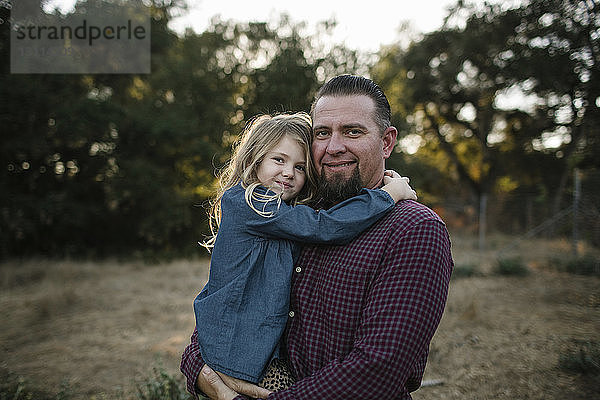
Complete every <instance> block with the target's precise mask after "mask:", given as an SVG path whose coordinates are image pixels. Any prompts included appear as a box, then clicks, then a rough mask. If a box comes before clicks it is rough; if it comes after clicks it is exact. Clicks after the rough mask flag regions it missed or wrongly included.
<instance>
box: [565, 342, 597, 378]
mask: <svg viewBox="0 0 600 400" xmlns="http://www.w3.org/2000/svg"><path fill="white" fill-rule="evenodd" d="M558 366H559V367H560V368H561V369H562V370H565V371H569V372H576V373H582V374H600V345H598V343H593V342H584V343H579V345H578V346H577V348H575V349H571V350H569V351H567V352H565V353H564V354H561V355H560V356H559V358H558Z"/></svg>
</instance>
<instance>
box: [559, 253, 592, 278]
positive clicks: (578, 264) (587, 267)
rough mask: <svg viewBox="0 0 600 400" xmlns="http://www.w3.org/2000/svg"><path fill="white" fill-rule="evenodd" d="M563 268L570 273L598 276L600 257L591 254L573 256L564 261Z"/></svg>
mask: <svg viewBox="0 0 600 400" xmlns="http://www.w3.org/2000/svg"><path fill="white" fill-rule="evenodd" d="M564 269H565V271H566V272H569V273H571V274H577V275H596V276H600V258H598V257H594V256H591V255H588V256H585V257H579V258H573V259H570V260H568V261H566V262H565V263H564Z"/></svg>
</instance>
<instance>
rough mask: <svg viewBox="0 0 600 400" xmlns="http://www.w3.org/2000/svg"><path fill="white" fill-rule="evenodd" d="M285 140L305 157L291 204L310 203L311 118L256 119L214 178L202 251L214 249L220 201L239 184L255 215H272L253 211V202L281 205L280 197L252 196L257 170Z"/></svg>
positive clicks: (312, 187) (312, 180)
mask: <svg viewBox="0 0 600 400" xmlns="http://www.w3.org/2000/svg"><path fill="white" fill-rule="evenodd" d="M284 136H288V137H290V138H292V139H294V140H295V141H296V142H297V143H298V144H299V145H300V146H301V147H302V149H303V150H304V154H305V170H306V181H305V184H304V187H303V188H302V190H301V191H300V193H299V194H298V196H297V197H296V198H294V199H292V204H293V205H295V204H302V203H306V202H308V201H309V200H311V199H312V197H313V196H314V194H315V191H316V173H315V169H314V165H313V162H312V156H311V145H312V122H311V119H310V116H309V115H308V114H307V113H304V112H298V113H294V114H278V115H273V116H272V115H258V116H256V117H254V118H252V119H251V120H250V121H249V122H248V123H247V124H246V127H245V128H244V130H243V132H242V135H241V137H240V139H239V141H238V142H236V144H234V148H233V155H232V157H231V159H229V161H228V162H227V164H225V166H224V167H223V169H222V170H221V171H220V172H219V173H218V174H217V178H218V181H219V190H218V192H217V194H216V196H215V197H214V198H213V200H212V201H211V203H210V211H209V226H210V230H211V236H210V237H209V238H208V240H206V241H205V242H204V243H202V245H203V246H204V247H206V248H207V249H210V248H212V247H213V246H214V242H215V239H216V237H217V231H218V229H219V225H220V223H221V199H222V198H223V194H224V193H225V191H227V190H228V189H231V188H232V187H234V186H235V185H237V184H238V183H241V184H242V186H243V187H244V188H245V189H246V192H245V198H246V203H248V205H249V206H250V207H251V208H252V209H253V210H254V211H256V212H257V213H259V214H261V215H264V216H266V217H268V216H271V215H272V214H271V213H267V212H264V211H263V210H258V209H257V208H255V206H254V205H253V201H252V200H255V201H258V202H263V203H266V202H267V201H270V200H273V199H278V201H279V202H280V201H281V194H278V195H274V196H265V195H261V194H259V193H255V189H256V188H257V187H258V186H259V185H260V181H259V180H258V176H257V170H258V166H259V165H260V163H261V162H262V160H263V159H264V158H265V155H266V154H267V153H268V152H270V151H271V150H272V149H273V148H274V147H275V146H276V145H277V144H278V143H279V141H280V140H281V139H282V138H283V137H284Z"/></svg>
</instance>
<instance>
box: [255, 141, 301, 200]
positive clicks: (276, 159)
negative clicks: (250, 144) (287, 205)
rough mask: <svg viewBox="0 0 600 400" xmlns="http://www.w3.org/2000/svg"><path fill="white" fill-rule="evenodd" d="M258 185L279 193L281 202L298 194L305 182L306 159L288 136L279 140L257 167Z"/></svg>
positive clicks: (295, 142)
mask: <svg viewBox="0 0 600 400" xmlns="http://www.w3.org/2000/svg"><path fill="white" fill-rule="evenodd" d="M256 175H257V177H258V180H259V181H260V183H261V184H262V185H263V186H265V187H268V188H269V189H271V190H272V191H274V192H275V193H281V198H282V199H283V201H288V200H290V199H293V198H294V197H296V196H297V195H298V193H300V191H301V190H302V187H303V186H304V182H305V181H306V157H305V154H304V149H303V148H302V146H300V144H299V143H298V142H297V141H295V140H294V139H292V138H291V137H289V136H288V135H286V136H284V137H283V138H281V140H280V141H279V143H277V144H276V145H275V147H273V148H272V149H271V150H270V151H269V152H268V153H267V154H265V157H264V159H263V160H262V162H261V163H260V164H259V165H258V169H257V171H256Z"/></svg>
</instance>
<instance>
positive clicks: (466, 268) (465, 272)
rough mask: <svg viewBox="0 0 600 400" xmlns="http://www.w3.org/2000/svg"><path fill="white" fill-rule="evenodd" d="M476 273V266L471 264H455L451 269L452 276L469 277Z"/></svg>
mask: <svg viewBox="0 0 600 400" xmlns="http://www.w3.org/2000/svg"><path fill="white" fill-rule="evenodd" d="M476 275H478V271H477V266H476V265H473V264H466V265H456V266H455V267H454V270H452V278H469V277H472V276H476Z"/></svg>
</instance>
